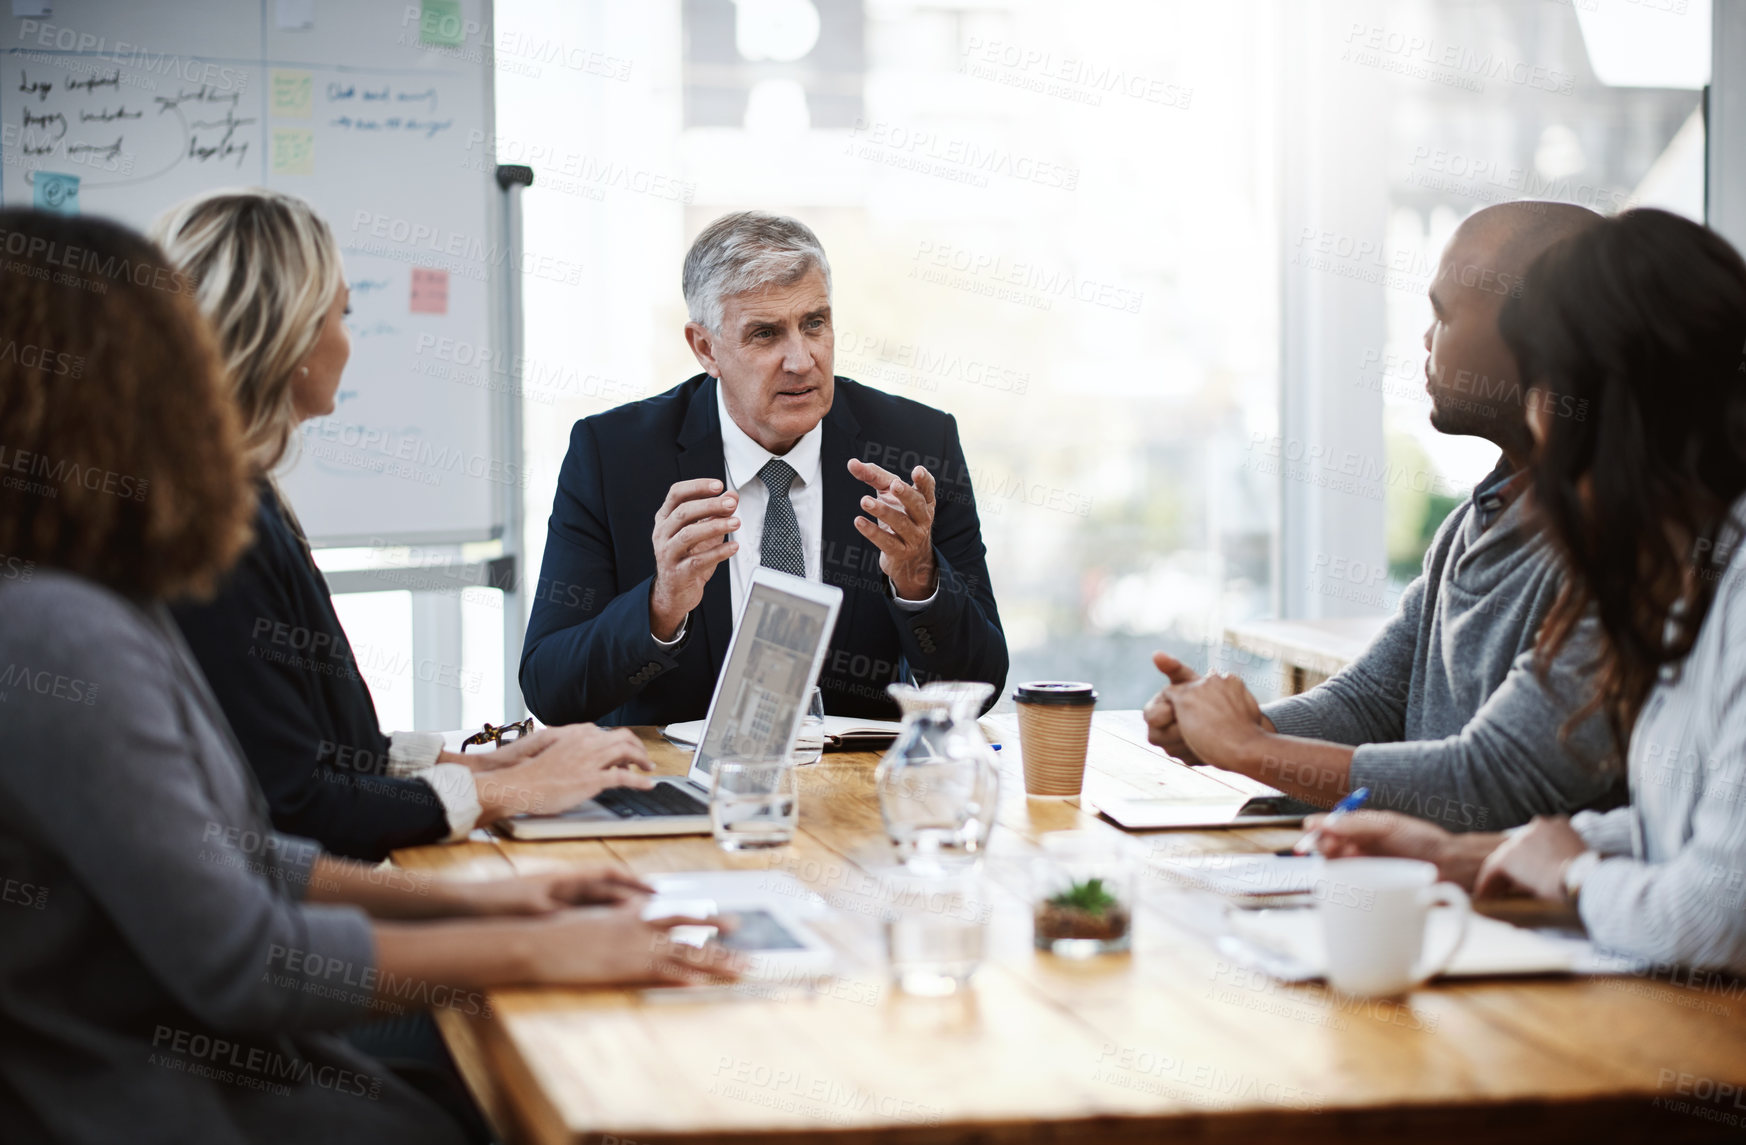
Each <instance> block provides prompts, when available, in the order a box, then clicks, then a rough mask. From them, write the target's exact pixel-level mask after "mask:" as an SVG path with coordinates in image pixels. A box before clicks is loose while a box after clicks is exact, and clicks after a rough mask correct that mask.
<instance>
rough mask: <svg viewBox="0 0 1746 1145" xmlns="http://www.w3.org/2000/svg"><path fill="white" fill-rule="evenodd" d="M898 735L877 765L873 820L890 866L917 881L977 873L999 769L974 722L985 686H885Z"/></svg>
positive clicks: (995, 804) (989, 687)
mask: <svg viewBox="0 0 1746 1145" xmlns="http://www.w3.org/2000/svg"><path fill="white" fill-rule="evenodd" d="M888 691H889V692H890V693H891V697H892V698H893V699H894V700H896V701H897V703H898V705H899V706H900V707H901V708H902V709H903V730H902V732H901V733H899V735H898V737H897V742H896V743H894V744H892V745H891V750H889V751H887V752H886V753H885V757H884V758H883V759H881V760H880V761H879V770H878V772H876V773H875V782H876V784H877V788H878V791H879V814H880V817H881V818H882V819H883V820H884V821H885V833H886V835H887V836H889V837H890V839H891V844H892V846H893V847H894V848H896V850H897V857H898V861H899V862H901V863H902V864H903V865H904V866H905V867H906V868H908V869H909V870H910V871H911V872H913V873H915V874H918V875H953V874H959V873H962V872H965V871H969V870H973V869H975V868H976V867H978V866H980V864H981V862H982V857H983V855H984V854H986V853H987V850H988V835H989V832H991V831H992V830H993V829H994V816H995V811H996V808H997V807H998V805H999V802H1000V768H999V766H998V765H997V764H996V763H995V759H994V749H993V748H991V747H989V746H988V740H987V739H986V738H984V737H983V735H982V729H981V727H980V726H978V725H977V723H976V716H977V713H979V712H980V711H981V710H982V705H983V704H984V703H985V702H986V701H987V699H988V697H989V696H990V695H991V694H992V693H993V691H994V688H993V686H992V685H989V684H977V683H944V682H936V683H931V684H928V685H927V686H925V687H922V688H913V687H910V686H909V685H907V684H893V685H891V686H890V688H889V689H888Z"/></svg>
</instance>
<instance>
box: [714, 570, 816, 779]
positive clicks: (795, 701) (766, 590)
mask: <svg viewBox="0 0 1746 1145" xmlns="http://www.w3.org/2000/svg"><path fill="white" fill-rule="evenodd" d="M842 597H843V590H842V589H840V588H836V587H835V586H832V585H824V584H819V583H817V582H816V581H808V580H802V579H800V578H799V577H792V576H788V575H787V574H785V573H779V572H775V571H774V570H771V569H759V570H758V571H757V573H756V574H754V576H753V578H752V589H751V591H750V592H749V593H747V594H746V605H745V610H744V611H743V612H742V613H741V614H740V622H739V624H738V625H737V626H736V627H735V629H734V637H733V641H732V642H731V643H730V644H729V646H728V654H727V660H726V662H725V663H724V664H723V665H722V671H721V677H720V679H719V680H718V681H717V682H716V687H715V697H714V698H713V699H712V700H711V701H710V705H709V718H708V720H706V721H705V723H704V728H703V736H702V740H701V742H700V743H699V744H698V748H697V754H696V756H695V757H693V759H692V761H691V778H692V779H693V780H696V781H697V782H699V783H703V784H707V783H708V780H709V775H710V773H711V772H712V771H713V770H714V767H715V761H716V760H718V759H725V758H730V757H731V758H735V759H781V758H782V757H784V756H785V755H787V754H788V751H789V750H790V748H792V747H793V745H794V734H795V731H796V730H797V729H798V728H799V726H800V718H801V716H802V715H803V714H804V710H803V709H804V707H805V704H806V698H807V696H808V694H809V693H810V692H811V691H812V687H813V684H814V683H816V682H817V680H818V673H819V669H820V668H821V667H822V666H823V664H824V653H825V645H826V644H827V642H829V640H830V636H831V629H832V627H833V626H834V624H835V622H836V615H837V608H838V606H839V605H840V604H841V602H842Z"/></svg>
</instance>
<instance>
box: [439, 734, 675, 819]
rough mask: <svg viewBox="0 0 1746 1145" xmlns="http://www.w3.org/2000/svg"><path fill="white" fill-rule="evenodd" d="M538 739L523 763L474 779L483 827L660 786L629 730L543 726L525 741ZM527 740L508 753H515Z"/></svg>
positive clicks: (646, 756) (548, 813) (483, 774)
mask: <svg viewBox="0 0 1746 1145" xmlns="http://www.w3.org/2000/svg"><path fill="white" fill-rule="evenodd" d="M548 733H550V734H548ZM535 741H538V747H537V748H534V749H531V750H530V751H529V752H528V755H527V756H526V757H525V758H524V759H523V761H522V762H520V763H517V764H515V765H513V766H511V767H506V768H501V769H499V770H496V771H490V772H484V773H481V774H478V775H476V776H475V777H474V782H475V784H476V785H477V789H478V793H479V807H480V815H479V822H480V823H481V824H484V823H494V822H496V821H497V820H499V819H504V818H507V817H508V816H510V815H555V814H557V813H558V812H560V811H568V810H569V809H570V808H572V807H575V806H576V805H577V804H579V803H586V802H588V800H590V799H593V798H594V797H595V796H596V795H599V794H600V793H601V792H602V791H605V790H606V789H607V788H609V787H635V788H639V789H641V790H644V791H646V790H648V789H649V788H651V787H653V786H654V785H655V781H654V780H653V779H652V778H650V777H649V776H648V775H647V774H645V773H646V772H648V771H651V770H653V768H654V764H653V763H651V762H650V761H649V753H648V751H647V750H646V749H645V748H644V747H643V744H642V741H641V740H639V739H637V737H636V733H634V732H632V731H630V730H629V729H628V728H613V729H610V730H609V729H607V728H599V727H595V726H594V725H593V724H569V725H567V726H565V727H559V728H542V729H541V730H540V731H537V732H535V733H534V734H533V735H531V736H527V737H526V742H529V743H533V742H535ZM522 742H523V741H520V740H518V741H517V742H516V743H515V744H512V745H511V746H510V747H509V748H506V749H504V750H506V751H507V750H514V749H515V748H517V747H519V746H520V744H521V743H522Z"/></svg>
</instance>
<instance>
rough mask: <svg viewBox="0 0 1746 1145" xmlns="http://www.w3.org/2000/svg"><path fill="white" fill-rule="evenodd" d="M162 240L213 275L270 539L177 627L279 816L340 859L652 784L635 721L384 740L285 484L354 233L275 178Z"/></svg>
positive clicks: (196, 211)
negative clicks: (285, 190)
mask: <svg viewBox="0 0 1746 1145" xmlns="http://www.w3.org/2000/svg"><path fill="white" fill-rule="evenodd" d="M154 237H156V238H157V239H158V241H159V242H160V243H161V244H162V245H163V247H164V249H165V251H166V252H167V253H168V254H169V256H170V259H171V261H172V262H174V263H175V264H176V266H177V268H178V269H179V270H180V271H182V272H183V273H184V274H186V275H187V276H188V277H189V279H191V280H192V281H193V282H195V283H196V284H197V285H196V287H195V292H196V293H195V299H196V301H197V303H198V304H199V307H200V310H201V311H202V312H203V313H204V314H205V315H206V318H207V320H208V321H209V322H210V324H211V326H212V328H213V331H214V332H215V333H216V335H217V338H218V344H219V349H220V353H221V354H222V356H223V359H224V366H225V370H226V376H227V381H228V384H229V389H230V393H231V395H232V397H233V398H234V400H235V405H236V408H237V410H238V412H239V414H240V415H241V422H242V427H243V449H244V453H245V456H246V458H247V462H248V467H249V472H250V476H251V478H252V479H253V481H254V483H255V487H256V492H257V494H258V500H259V509H258V511H257V512H256V514H255V520H254V534H255V536H254V543H253V544H252V545H251V546H250V548H249V549H248V551H247V552H245V553H244V554H243V557H242V559H241V560H240V561H239V562H238V564H237V566H236V568H235V569H233V570H232V572H231V574H230V575H229V577H228V578H226V580H225V581H224V582H223V583H222V585H221V586H220V589H219V592H218V595H217V596H216V597H215V598H214V599H212V600H210V601H207V602H203V603H188V604H182V605H178V606H177V607H176V608H175V609H174V615H175V618H176V621H177V623H178V624H179V625H180V627H181V629H182V634H183V636H184V637H185V638H186V639H187V641H188V645H189V647H190V648H191V649H192V650H193V652H194V655H195V658H196V659H197V660H198V661H199V662H200V666H201V668H202V669H203V670H204V671H205V673H206V677H207V679H208V680H210V681H211V683H212V687H213V691H214V692H215V693H216V694H217V696H218V700H219V703H220V705H221V706H222V707H223V708H224V713H225V715H226V717H228V718H229V720H230V724H231V727H232V728H233V729H235V731H236V735H237V739H238V740H239V741H240V743H241V746H242V749H243V755H244V756H245V757H246V758H247V759H248V761H249V764H250V766H251V767H253V768H254V771H255V774H256V776H257V777H258V778H259V780H260V783H261V787H262V789H263V790H264V791H265V792H266V794H267V800H268V803H269V805H270V807H271V810H272V815H273V822H274V825H275V826H276V827H278V829H279V830H281V831H284V832H286V833H288V834H293V835H301V836H304V837H306V838H310V839H314V840H316V841H317V842H319V843H320V844H321V845H322V846H323V847H325V848H326V849H327V850H329V851H332V852H334V853H335V854H340V855H348V856H351V857H353V858H359V859H380V858H382V857H383V856H385V855H387V854H388V852H390V851H391V850H393V849H395V848H397V847H406V846H413V845H416V844H421V843H432V842H437V841H440V840H455V839H462V838H465V837H466V835H467V834H468V832H470V831H472V830H473V828H474V827H475V826H478V825H482V824H486V823H490V822H492V821H493V820H496V819H501V818H503V817H505V816H507V815H510V814H513V813H515V812H518V811H529V810H537V811H548V812H556V811H562V810H564V809H566V808H568V807H573V806H575V805H576V804H578V803H582V802H584V801H586V800H588V799H591V798H593V797H594V796H595V795H597V794H598V793H599V792H600V791H602V790H604V789H605V788H608V787H614V786H624V787H644V788H646V787H649V786H650V785H651V782H652V781H651V780H650V779H649V777H648V776H646V775H645V774H643V772H644V771H646V770H647V769H648V768H649V766H650V765H649V761H648V756H647V755H646V753H645V752H644V751H643V749H642V746H641V745H640V743H638V741H637V740H636V738H635V736H633V735H632V734H631V733H630V732H628V731H623V730H619V731H611V732H608V731H604V730H602V729H600V728H596V727H594V726H592V725H577V726H572V727H565V728H546V729H543V730H541V731H538V732H535V733H534V734H533V735H531V736H527V737H524V738H522V739H520V740H518V741H515V742H514V743H512V744H510V745H509V746H506V747H502V748H499V749H498V750H497V751H493V752H482V753H475V752H468V753H465V754H457V753H452V752H446V751H444V750H443V743H442V737H441V736H440V735H438V734H437V733H434V732H396V733H394V734H393V735H391V736H389V735H384V734H383V733H382V730H381V728H380V727H379V725H378V724H377V722H376V714H375V704H374V702H373V701H372V700H371V697H370V689H369V686H368V685H367V684H365V682H364V678H363V676H362V675H361V674H360V673H359V671H358V666H357V663H356V661H355V659H354V658H353V656H352V650H351V645H350V643H349V642H348V641H347V639H346V634H345V629H344V628H343V627H341V625H340V621H339V617H338V615H337V614H336V613H335V612H334V608H333V601H332V598H331V597H330V596H329V594H328V590H327V585H326V582H325V581H324V580H323V579H322V576H321V573H320V572H319V571H318V570H317V569H316V567H315V564H314V561H313V559H312V557H311V555H310V551H309V545H308V542H307V540H306V539H305V538H304V535H303V531H302V529H301V527H300V526H299V525H298V523H297V517H296V515H295V514H294V513H293V512H292V510H291V508H290V506H289V505H287V504H286V503H285V501H284V499H283V498H282V496H281V495H280V492H279V489H278V486H277V485H276V484H275V483H274V481H273V473H274V470H275V469H276V468H277V467H279V466H280V465H281V464H282V463H283V462H284V461H285V460H286V457H287V454H288V453H289V452H290V444H291V441H292V438H293V435H294V433H295V432H296V430H297V426H298V424H299V423H301V422H303V421H305V420H307V419H309V418H315V417H321V416H323V415H325V414H329V413H332V412H333V408H334V395H335V394H336V393H337V392H338V390H339V384H340V375H341V373H342V372H343V371H344V369H345V365H346V360H347V359H348V358H349V357H350V354H351V339H350V336H349V335H348V334H347V333H346V327H345V315H346V313H347V299H348V295H349V291H348V290H347V288H346V284H345V278H344V273H343V269H342V267H341V262H340V252H339V247H338V244H337V243H335V241H334V237H333V234H332V232H331V231H330V230H329V228H328V226H327V224H326V223H325V222H324V221H322V219H321V218H320V217H319V216H317V215H316V214H315V212H314V211H313V210H312V209H311V208H310V206H309V204H308V203H305V202H304V201H303V200H301V199H298V198H296V197H294V196H291V195H285V194H281V193H279V192H276V191H269V190H264V189H260V188H249V189H237V190H220V191H213V192H209V193H207V194H203V195H200V196H198V197H196V198H193V199H189V200H188V201H186V202H184V203H182V204H181V205H180V206H178V207H175V208H174V209H172V210H171V211H170V212H169V213H168V214H167V215H165V216H164V217H163V218H162V219H160V220H159V222H158V224H157V227H156V228H155V230H154Z"/></svg>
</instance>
